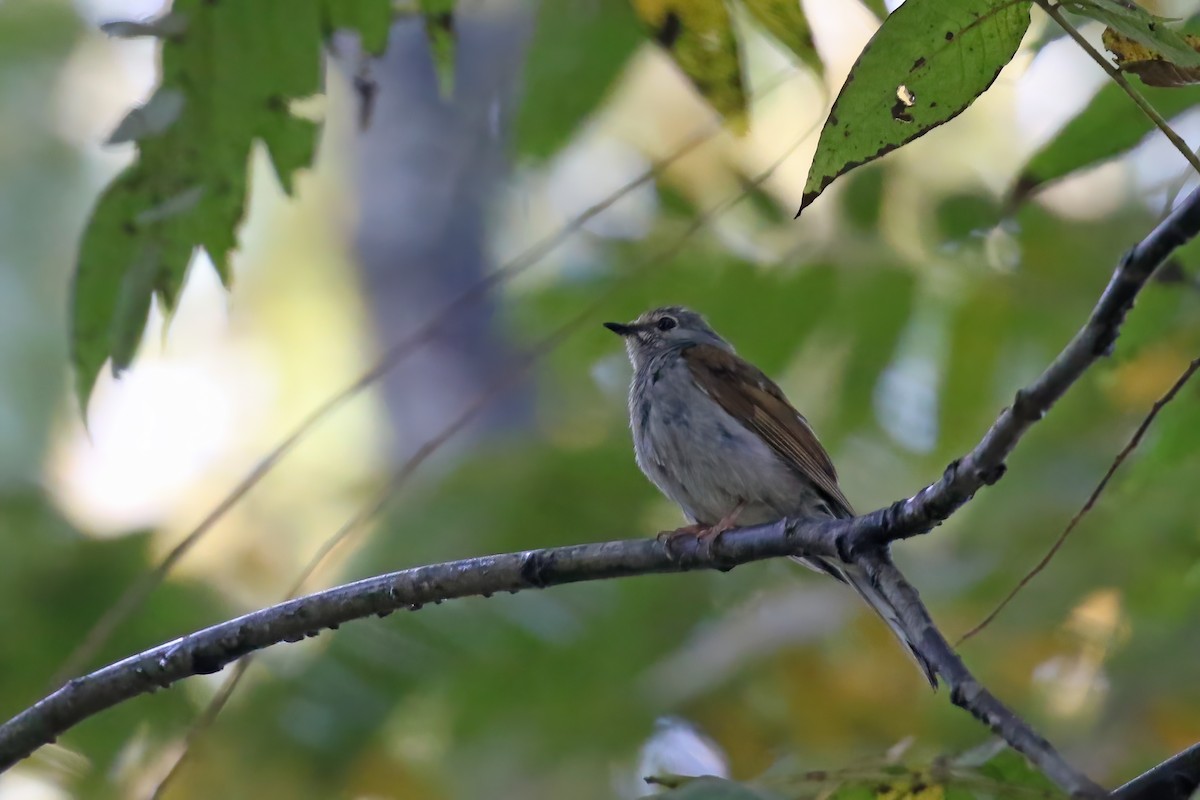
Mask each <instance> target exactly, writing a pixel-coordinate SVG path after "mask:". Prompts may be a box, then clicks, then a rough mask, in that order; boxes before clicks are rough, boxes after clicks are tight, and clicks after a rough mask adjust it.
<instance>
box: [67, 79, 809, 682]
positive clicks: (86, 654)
mask: <svg viewBox="0 0 1200 800" xmlns="http://www.w3.org/2000/svg"><path fill="white" fill-rule="evenodd" d="M788 74H790V70H788V71H784V72H780V73H777V74H776V75H775V76H773V77H772V78H771V79H770V80H768V81H766V82H765V85H764V87H763V88H762V89H760V90H759V92H758V94H757V97H758V99H762V98H764V97H766V96H768V95H769V94H770V93H772V92H774V91H775V90H776V89H778V88H779V87H780V86H782V85H783V84H784V82H785V81H784V79H785V78H786V77H787V75H788ZM719 131H720V128H719V127H712V128H709V129H706V130H704V131H698V132H697V133H695V134H694V135H693V136H692V137H691V138H689V139H687V140H686V141H685V142H684V143H683V144H682V145H681V146H680V147H679V148H678V149H677V150H675V152H673V153H671V154H670V155H669V156H667V157H666V158H664V159H662V160H661V161H658V162H656V163H655V164H653V165H652V166H651V167H650V168H649V169H647V170H646V171H644V172H643V173H642V174H641V175H639V176H637V177H636V178H634V179H633V180H632V181H630V182H629V183H627V184H625V185H624V186H622V187H620V188H619V189H617V190H616V191H615V192H613V193H612V194H611V195H609V196H608V197H606V198H604V199H603V200H600V201H599V202H597V203H595V204H593V205H592V206H590V207H588V208H587V209H585V210H584V211H583V213H581V214H579V215H578V216H576V217H574V218H572V219H571V220H570V221H569V222H567V223H566V224H565V225H563V227H561V228H559V229H558V230H557V231H555V232H554V233H552V234H550V235H549V236H547V237H546V238H545V239H543V240H541V241H540V242H538V243H536V244H534V245H532V246H531V247H530V248H529V249H527V250H525V251H524V252H522V253H521V254H520V255H517V256H516V257H514V258H513V259H511V260H510V261H508V262H507V263H506V264H504V265H503V266H501V267H499V268H497V269H496V270H495V271H494V272H492V273H489V274H488V275H486V276H484V277H483V278H481V279H480V280H479V281H477V282H476V283H475V284H473V285H472V286H469V287H467V289H466V290H464V291H463V293H462V294H460V295H459V296H457V297H456V298H454V299H453V300H451V301H450V302H449V303H448V304H447V305H445V306H444V307H443V308H442V309H441V310H440V311H438V312H437V313H436V314H434V315H433V316H432V317H430V318H429V320H428V321H427V322H425V323H424V324H423V325H421V326H420V327H419V328H417V330H416V331H414V332H413V333H412V334H410V335H409V336H406V337H405V338H404V339H402V340H401V341H399V342H397V343H396V344H394V345H392V346H391V347H390V348H388V350H387V352H386V353H384V355H383V356H382V357H381V358H380V359H379V360H378V361H377V362H376V363H375V364H374V365H373V366H372V367H370V368H369V369H368V370H367V371H365V372H364V373H363V374H362V375H360V376H359V377H358V378H357V379H355V380H354V381H353V382H352V383H350V384H349V385H347V386H346V387H344V388H343V389H341V390H340V391H338V392H337V393H336V394H334V395H332V396H330V397H329V398H328V399H326V400H325V401H324V402H322V403H321V404H320V405H318V406H317V407H316V408H314V409H313V410H312V411H310V412H309V413H308V414H307V415H306V416H305V417H304V419H302V420H301V421H300V423H299V424H298V425H297V426H296V427H295V428H294V429H293V430H292V432H291V433H289V434H288V435H287V436H286V437H285V438H284V439H283V440H282V441H281V442H280V443H279V444H277V445H276V446H275V447H274V448H273V449H272V450H271V451H270V452H269V453H267V454H266V455H265V456H264V457H263V458H262V459H261V460H260V461H259V462H258V463H257V464H256V465H255V466H254V468H253V469H251V470H250V472H249V473H247V474H246V476H245V477H243V478H242V479H241V480H240V481H239V482H238V483H237V485H236V486H234V488H233V489H232V490H231V491H230V492H229V494H228V495H226V496H225V497H224V499H222V500H221V501H220V502H219V503H218V504H217V505H216V506H215V507H214V508H213V509H212V510H211V511H210V512H209V513H208V514H207V515H205V517H204V519H202V520H201V521H200V523H199V524H198V525H197V526H196V527H195V528H193V529H192V530H191V531H190V532H189V533H188V534H187V535H186V536H184V537H183V539H182V540H180V542H179V543H178V544H176V545H175V546H174V547H173V548H171V550H170V551H169V552H168V553H167V555H166V556H164V557H163V560H162V561H160V562H159V563H158V564H157V565H156V566H155V567H154V569H152V570H151V571H150V572H147V573H145V574H143V575H142V576H141V577H140V578H139V579H137V580H136V581H135V582H134V583H132V584H131V585H130V586H129V587H128V588H127V589H126V590H125V592H124V593H123V594H122V595H121V596H120V597H119V598H117V600H116V602H114V603H113V604H112V605H111V606H109V608H108V609H107V610H106V611H105V612H104V614H103V615H102V616H101V617H100V618H99V619H98V620H97V621H96V623H95V624H94V625H93V626H92V627H91V629H90V630H89V631H88V632H87V634H85V635H84V637H83V640H82V641H81V642H80V643H79V645H78V646H76V648H75V650H74V651H72V652H71V654H70V655H69V656H67V658H66V659H65V660H64V662H63V664H62V666H61V667H59V668H58V670H57V671H56V672H55V673H54V675H53V676H52V678H51V680H50V685H49V686H47V691H49V690H50V689H53V688H54V687H55V686H59V685H61V684H62V683H63V681H65V680H67V679H68V678H69V677H71V676H73V675H75V674H76V673H78V672H79V670H81V669H82V668H83V667H84V665H85V664H87V662H88V661H90V660H91V659H92V658H93V657H94V656H95V655H96V653H97V652H98V651H99V650H100V648H101V647H103V646H104V644H105V643H106V642H107V641H108V640H109V639H110V638H111V637H112V635H113V633H114V632H115V631H116V630H117V628H118V627H119V626H120V625H121V624H122V623H123V622H124V621H125V620H126V619H128V618H129V616H130V615H131V614H132V613H133V612H134V611H135V610H137V608H138V607H139V606H140V605H141V604H142V603H143V602H144V601H145V600H146V598H147V597H149V595H150V593H151V592H153V591H154V589H155V588H156V587H158V585H159V584H161V583H162V582H163V580H164V579H165V578H166V576H167V574H168V573H169V572H170V571H171V569H172V568H173V567H174V566H175V564H176V563H177V562H178V561H179V560H180V559H181V558H183V556H184V555H185V554H186V553H187V552H188V551H189V550H191V549H192V548H193V547H194V546H195V545H196V544H197V543H198V542H199V541H200V540H201V539H202V538H203V537H204V536H205V535H206V534H207V533H208V531H210V530H211V529H212V528H213V526H214V525H216V523H217V522H219V521H220V520H221V519H222V518H224V516H225V515H226V514H227V513H228V512H229V510H230V509H232V508H233V506H235V505H237V503H238V502H239V501H240V500H241V499H242V498H243V497H245V496H246V494H247V493H248V492H249V491H250V490H251V489H253V488H254V487H255V486H257V485H258V483H259V482H260V481H261V480H262V479H263V478H264V477H266V475H267V474H268V473H269V472H270V471H271V470H272V469H273V468H274V467H275V465H276V464H277V463H278V462H279V461H280V460H282V459H283V458H284V457H285V456H286V455H287V454H288V453H290V452H291V451H292V450H293V449H294V448H295V447H296V445H298V444H299V443H300V442H301V441H302V440H303V439H304V438H306V437H307V436H308V434H309V433H310V432H312V430H313V429H314V428H316V426H317V425H318V424H319V423H320V422H322V421H323V420H324V419H325V418H326V417H328V416H329V415H330V414H332V413H333V412H334V411H336V410H337V409H338V408H340V407H341V406H342V405H343V404H345V403H346V402H347V401H349V400H350V399H352V398H354V397H355V396H357V395H358V394H360V393H361V392H362V391H363V390H364V389H366V388H367V387H369V386H370V385H371V384H373V383H375V382H376V381H377V380H379V378H381V377H382V376H383V375H384V374H386V373H387V372H389V371H390V370H391V369H392V368H393V367H395V366H396V365H397V364H399V363H400V362H401V361H402V360H403V359H404V358H405V357H407V356H408V355H409V354H410V353H412V352H413V351H414V350H416V349H417V348H418V347H420V346H421V345H423V344H425V343H426V342H428V341H429V339H430V338H431V337H432V336H433V335H434V334H436V333H437V332H438V331H439V330H440V329H441V327H442V325H444V324H445V323H446V321H447V320H449V319H452V318H453V316H454V315H455V313H456V312H458V311H459V310H461V309H462V308H463V307H464V306H465V305H467V304H468V303H471V302H474V301H477V300H479V299H480V298H482V297H483V296H484V295H486V294H487V293H488V292H489V291H491V290H492V289H493V288H495V287H497V286H499V285H500V284H502V283H503V282H505V281H507V280H511V279H512V278H515V277H516V276H518V275H520V274H521V273H522V272H524V271H525V270H527V269H529V268H530V267H533V266H534V265H536V264H537V263H539V262H540V261H541V260H542V259H543V258H545V257H546V256H547V255H549V254H550V253H551V252H553V251H554V250H555V249H556V248H557V247H559V246H560V245H561V244H562V243H563V242H565V241H566V240H567V239H568V238H569V237H570V236H572V235H573V234H575V233H577V232H579V231H580V230H582V229H583V227H584V226H585V225H586V224H587V223H588V222H590V221H591V220H592V219H595V217H596V216H598V215H599V214H601V213H603V212H605V211H607V210H608V209H609V208H611V207H612V206H613V205H614V204H616V203H617V202H618V201H620V200H621V199H622V198H624V197H626V196H627V195H628V194H629V193H630V192H632V191H634V190H635V189H637V188H639V187H641V186H643V185H645V184H646V183H648V182H650V181H651V180H653V179H655V178H656V177H657V176H659V175H660V174H661V173H662V172H663V170H665V169H667V168H668V167H669V166H671V165H672V164H674V163H676V162H677V161H679V160H680V159H682V158H683V157H685V156H686V155H687V154H689V153H691V152H692V151H693V150H695V149H696V148H697V147H699V146H700V145H702V144H704V143H705V142H707V141H708V140H710V139H711V138H712V137H713V136H714V135H716V133H717V132H719Z"/></svg>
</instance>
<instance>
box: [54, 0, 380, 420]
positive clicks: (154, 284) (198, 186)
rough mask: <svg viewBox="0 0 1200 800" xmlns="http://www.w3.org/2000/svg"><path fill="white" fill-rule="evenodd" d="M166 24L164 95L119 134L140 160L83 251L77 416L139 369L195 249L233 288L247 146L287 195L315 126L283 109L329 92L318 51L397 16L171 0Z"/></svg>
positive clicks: (374, 38)
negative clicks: (97, 394) (137, 361)
mask: <svg viewBox="0 0 1200 800" xmlns="http://www.w3.org/2000/svg"><path fill="white" fill-rule="evenodd" d="M171 19H172V20H173V24H172V26H170V30H172V31H175V33H173V34H172V35H171V36H170V37H169V38H166V39H164V40H163V47H162V80H161V83H160V86H159V88H158V90H157V91H156V93H155V95H154V98H153V99H152V100H151V101H150V102H149V103H148V104H147V105H146V106H145V107H143V108H141V109H138V110H136V111H134V112H132V113H131V114H130V115H129V116H128V117H127V118H126V120H125V122H123V123H122V124H121V125H120V126H119V127H118V130H117V131H116V134H115V136H114V138H115V139H117V140H122V141H123V140H136V141H137V144H138V159H137V161H135V162H134V164H133V165H132V166H131V167H129V168H128V169H126V170H125V171H124V172H123V173H121V175H119V176H118V177H117V178H116V179H115V180H114V181H113V182H112V183H111V184H110V185H109V186H108V188H107V189H105V191H104V193H103V194H102V195H101V197H100V200H99V202H98V203H97V205H96V208H95V210H94V211H93V212H92V216H91V219H90V220H89V222H88V226H87V228H86V230H85V231H84V234H83V238H82V242H81V245H80V251H79V259H78V262H77V264H76V270H75V277H74V285H73V291H72V330H71V349H72V359H73V362H74V365H75V371H76V387H77V391H78V394H79V401H80V404H81V405H86V403H87V398H88V396H89V395H90V393H91V390H92V386H93V385H94V384H95V381H96V376H97V375H98V374H99V372H100V368H101V367H102V366H103V364H104V362H105V360H107V359H108V358H110V357H111V359H112V364H113V370H114V372H120V370H122V369H124V368H125V367H127V366H128V365H129V363H130V362H131V361H132V360H133V356H134V353H135V352H136V350H137V345H138V341H139V339H140V336H141V331H142V329H143V328H144V326H145V321H146V313H147V311H148V309H149V308H150V301H151V297H152V295H154V294H155V293H157V294H158V295H159V297H160V298H161V299H162V300H163V303H164V306H165V308H166V310H167V311H168V312H169V311H170V310H171V309H172V308H173V307H174V304H175V301H176V299H177V297H178V294H179V290H180V288H181V287H182V286H183V281H184V276H185V273H186V270H187V266H188V261H189V259H190V257H191V255H192V253H193V252H194V251H195V249H196V248H204V250H205V251H207V253H208V254H209V256H210V257H211V258H212V260H213V263H214V264H215V265H216V267H217V271H218V272H219V273H220V275H221V278H222V280H223V281H224V282H225V283H226V284H228V283H229V279H230V275H229V268H228V259H229V254H230V252H231V251H232V250H233V249H234V247H235V246H236V243H237V240H236V234H235V229H236V227H237V225H238V224H239V223H240V222H241V219H242V215H243V213H244V211H245V201H246V188H247V181H246V170H247V162H248V159H249V157H250V152H251V147H252V145H253V144H254V142H255V141H257V140H261V141H262V142H263V143H264V144H265V145H266V151H267V153H268V155H269V157H270V159H271V163H272V165H273V166H274V168H275V172H276V174H277V175H278V177H279V181H280V183H281V184H282V185H283V187H284V189H285V190H286V191H288V192H291V191H292V188H293V178H294V175H295V173H296V171H297V170H299V169H301V168H304V167H307V166H308V165H309V164H311V163H312V158H313V153H314V150H315V146H316V132H317V127H316V125H315V124H313V123H312V122H309V121H307V120H303V119H299V118H297V117H294V116H292V114H291V113H290V111H289V103H290V102H291V101H292V100H296V99H299V98H304V97H308V96H310V95H312V94H315V93H317V92H319V91H320V90H321V85H322V73H321V69H322V67H321V47H322V44H323V42H324V41H325V39H326V38H328V36H329V35H330V34H331V33H332V31H333V30H334V29H335V28H340V27H345V26H350V27H353V28H354V29H355V30H357V31H358V32H359V33H360V35H361V36H362V39H363V42H364V45H365V46H366V47H367V48H368V49H373V50H376V51H378V50H379V49H380V48H382V46H383V44H384V43H385V42H386V41H387V27H388V22H389V20H390V19H391V6H390V3H389V2H388V0H244V1H243V2H239V3H207V2H203V0H177V2H176V3H175V4H174V7H173V9H172V11H171ZM181 21H182V22H181ZM161 28H162V26H155V25H153V24H149V25H145V26H143V27H141V28H130V29H128V30H127V32H136V31H138V30H143V31H146V32H154V31H158V30H160V29H161Z"/></svg>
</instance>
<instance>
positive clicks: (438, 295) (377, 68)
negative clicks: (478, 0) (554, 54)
mask: <svg viewBox="0 0 1200 800" xmlns="http://www.w3.org/2000/svg"><path fill="white" fill-rule="evenodd" d="M531 23H532V15H531V13H530V11H529V9H527V8H508V9H502V10H495V11H484V12H476V13H473V14H472V13H467V14H459V15H456V16H455V18H454V30H455V38H456V42H455V61H456V63H455V66H454V77H453V89H452V91H451V93H450V94H449V96H443V95H442V94H441V93H440V91H439V88H438V79H437V73H436V71H435V67H434V62H433V57H432V53H431V51H430V45H429V41H428V39H427V37H426V34H425V30H424V25H423V23H422V22H421V21H420V20H418V19H407V20H402V21H399V22H397V23H396V24H395V25H394V26H393V28H392V32H391V37H390V41H389V44H388V49H387V52H386V55H385V56H384V57H383V58H382V59H380V60H379V61H376V62H372V63H369V64H367V65H366V70H367V72H368V76H369V81H370V82H371V84H372V85H373V90H374V96H373V105H372V106H371V110H370V116H369V121H368V124H367V127H366V129H365V130H363V131H361V132H359V134H358V135H357V137H356V140H355V141H354V145H353V146H354V147H356V148H357V152H356V153H355V154H354V162H355V164H356V166H357V175H356V178H355V180H356V192H357V196H358V202H359V212H360V216H359V224H358V229H357V230H356V231H355V237H354V244H355V248H356V251H357V257H358V259H359V263H360V264H361V267H362V285H363V291H364V293H365V297H366V303H367V305H368V308H369V309H370V311H371V315H372V323H373V325H374V327H375V330H376V331H377V335H378V340H379V343H380V347H381V349H382V348H386V347H388V346H390V345H391V344H392V343H395V342H398V341H400V340H401V339H403V338H404V337H405V336H407V335H409V334H411V332H412V331H413V330H414V329H416V328H417V327H418V326H421V325H422V324H424V323H425V322H426V321H427V320H428V319H430V318H431V316H432V315H434V314H437V313H438V312H439V310H440V309H441V308H443V307H444V306H445V305H446V304H447V303H449V302H451V301H452V300H454V299H455V298H456V297H458V296H459V295H460V294H462V293H463V292H464V291H466V290H467V289H468V288H469V287H471V286H472V285H473V284H475V283H477V282H478V281H480V280H481V279H483V277H484V276H485V275H487V273H488V272H489V271H490V270H491V269H493V268H494V266H495V265H494V264H493V263H492V261H491V254H490V252H489V248H488V236H487V222H488V217H489V210H490V208H491V206H492V203H493V202H495V199H496V194H497V191H498V190H499V189H500V188H501V187H502V185H503V183H502V182H503V179H504V177H505V175H506V174H507V168H508V164H507V158H506V144H507V141H506V139H507V131H508V127H509V123H510V120H511V118H512V116H513V110H514V102H515V97H516V88H517V79H518V78H519V76H520V71H521V67H522V63H523V58H524V54H525V49H526V45H527V43H528V39H529V33H530V28H531ZM341 52H343V53H346V52H353V51H351V50H349V49H342V50H341ZM343 65H344V67H345V68H346V69H347V70H350V71H357V70H358V68H359V66H360V62H359V57H358V55H357V53H356V54H355V55H354V57H353V58H352V59H351V58H343ZM497 302H498V300H497V295H496V294H494V293H488V295H487V296H485V297H483V298H480V299H478V300H476V301H474V302H472V303H471V304H470V305H469V306H467V307H463V308H460V310H457V311H456V312H454V314H453V315H452V316H451V318H450V319H449V320H447V322H446V324H445V325H443V326H442V327H441V329H440V330H439V331H438V332H437V333H436V334H435V335H434V336H433V337H432V339H431V340H430V341H429V342H428V343H426V344H425V345H424V346H423V347H421V349H420V350H419V352H416V353H414V354H413V355H412V356H410V357H409V358H407V359H405V360H404V362H403V363H401V364H400V365H398V366H397V367H396V368H395V369H393V370H392V371H391V372H390V373H389V374H388V375H387V376H386V377H385V378H384V380H383V382H382V386H381V390H382V392H383V398H384V401H385V404H386V408H387V414H388V418H389V422H390V423H391V425H392V430H393V444H392V448H391V455H392V458H393V460H394V461H396V462H399V461H402V460H403V459H405V458H407V457H408V456H409V455H411V454H412V452H413V451H414V450H415V449H416V448H418V447H419V446H420V445H421V444H422V443H423V442H425V441H426V440H427V439H429V438H430V437H431V436H433V435H435V434H436V433H437V432H438V431H439V430H441V429H442V428H443V427H444V426H445V425H447V424H448V423H449V422H451V421H452V420H453V419H454V418H455V417H456V416H457V415H458V414H459V413H461V411H462V410H463V409H464V408H466V407H467V406H468V405H470V404H471V403H473V402H474V401H475V399H476V398H477V397H478V396H479V395H480V394H481V393H483V392H486V391H487V387H488V386H490V385H493V384H494V383H495V382H496V381H497V380H498V379H500V378H501V376H502V375H503V373H504V371H505V370H507V369H510V368H511V366H512V362H513V358H514V354H513V353H512V351H511V349H510V348H509V347H508V346H507V345H506V344H505V343H504V341H503V340H502V338H501V336H500V335H499V333H498V332H497V330H496V321H497V316H496V308H497ZM528 396H529V394H528V392H527V391H524V390H522V389H521V388H520V387H517V388H516V389H515V390H510V391H507V392H505V393H504V394H503V396H501V397H498V398H496V402H494V403H492V404H490V405H489V410H488V411H487V413H485V414H483V415H482V416H481V418H480V419H479V420H477V421H476V423H475V424H474V425H473V426H472V427H471V428H470V430H469V432H467V433H466V434H465V435H462V436H458V437H456V438H455V440H454V442H452V443H451V446H450V449H449V451H450V452H460V451H461V449H462V448H463V447H465V446H467V445H468V444H469V443H470V442H472V441H475V440H476V439H477V438H478V437H479V436H480V435H481V434H484V433H487V432H500V431H504V430H511V429H514V428H519V427H521V426H523V425H524V424H525V423H526V421H527V420H528V417H529V415H528V402H527V399H528Z"/></svg>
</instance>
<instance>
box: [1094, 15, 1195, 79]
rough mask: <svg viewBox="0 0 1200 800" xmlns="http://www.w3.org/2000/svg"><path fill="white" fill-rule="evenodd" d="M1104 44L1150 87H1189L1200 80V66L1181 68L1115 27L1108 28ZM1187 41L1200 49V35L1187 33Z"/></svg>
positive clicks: (1121, 66)
mask: <svg viewBox="0 0 1200 800" xmlns="http://www.w3.org/2000/svg"><path fill="white" fill-rule="evenodd" d="M1102 38H1103V41H1104V47H1105V48H1106V49H1107V50H1108V52H1110V53H1112V54H1113V55H1114V56H1116V57H1117V66H1118V67H1120V68H1121V69H1122V70H1124V71H1125V72H1132V73H1133V74H1134V75H1137V76H1138V77H1139V78H1141V79H1142V83H1144V84H1146V85H1147V86H1164V87H1171V86H1187V85H1188V84H1190V83H1200V68H1198V67H1181V66H1178V65H1177V64H1173V63H1171V62H1170V61H1169V60H1168V59H1167V58H1165V57H1164V56H1163V54H1162V53H1160V52H1158V51H1157V50H1153V49H1151V48H1149V47H1147V46H1146V45H1144V44H1142V43H1140V42H1138V41H1136V40H1134V39H1131V38H1130V37H1128V36H1126V35H1124V34H1122V33H1118V32H1117V31H1115V30H1113V29H1112V28H1105V29H1104V36H1103V37H1102ZM1183 41H1184V42H1185V43H1187V45H1188V47H1191V48H1192V49H1193V50H1196V51H1197V52H1200V36H1195V35H1192V34H1185V35H1184V36H1183Z"/></svg>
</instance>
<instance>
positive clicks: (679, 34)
mask: <svg viewBox="0 0 1200 800" xmlns="http://www.w3.org/2000/svg"><path fill="white" fill-rule="evenodd" d="M631 2H632V3H633V10H634V11H635V12H636V13H637V15H638V18H639V19H640V20H641V21H642V23H643V24H644V25H645V26H646V27H647V28H649V30H650V33H651V35H652V36H653V37H654V39H655V41H657V42H658V43H659V45H661V46H662V47H663V48H664V49H665V50H666V51H667V52H668V53H669V54H670V56H671V58H672V59H673V60H674V61H675V63H676V64H677V65H678V66H679V68H680V69H681V70H683V74H685V75H687V77H688V80H690V81H691V82H692V85H694V86H695V87H696V89H697V91H699V92H700V94H701V95H703V96H704V99H706V100H707V101H708V102H709V103H711V104H712V106H713V108H715V109H716V110H717V111H718V112H719V113H720V114H721V116H723V117H725V119H726V120H727V121H728V122H729V124H730V126H731V127H732V128H733V130H734V131H736V132H739V133H740V132H744V131H745V130H746V125H747V123H746V89H745V86H744V84H743V81H742V70H741V66H740V54H739V51H738V43H737V37H736V36H734V33H733V21H732V20H731V19H730V17H729V10H728V9H727V8H726V7H725V2H724V0H631Z"/></svg>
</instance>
